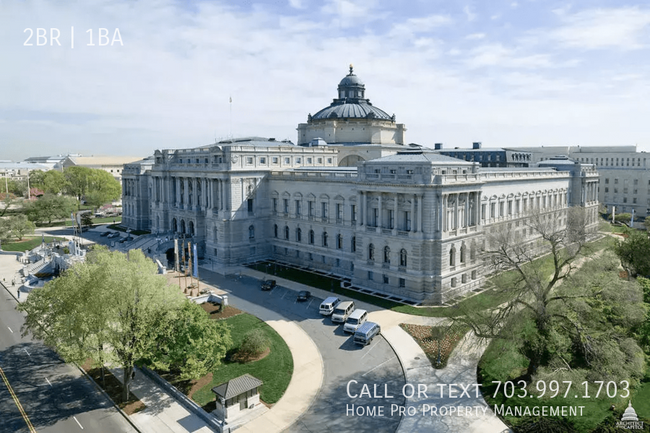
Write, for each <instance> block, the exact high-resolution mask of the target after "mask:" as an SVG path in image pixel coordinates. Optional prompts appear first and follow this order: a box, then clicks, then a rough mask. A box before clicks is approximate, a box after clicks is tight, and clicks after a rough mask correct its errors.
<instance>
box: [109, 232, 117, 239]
mask: <svg viewBox="0 0 650 433" xmlns="http://www.w3.org/2000/svg"><path fill="white" fill-rule="evenodd" d="M119 236H120V232H113V233H111V234H110V235H108V237H109V238H111V239H112V238H117V237H119Z"/></svg>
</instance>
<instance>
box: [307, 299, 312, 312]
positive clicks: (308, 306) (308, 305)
mask: <svg viewBox="0 0 650 433" xmlns="http://www.w3.org/2000/svg"><path fill="white" fill-rule="evenodd" d="M312 302H314V300H313V299H312V300H311V301H309V304H307V308H305V310H308V309H309V306H310V305H311V303H312Z"/></svg>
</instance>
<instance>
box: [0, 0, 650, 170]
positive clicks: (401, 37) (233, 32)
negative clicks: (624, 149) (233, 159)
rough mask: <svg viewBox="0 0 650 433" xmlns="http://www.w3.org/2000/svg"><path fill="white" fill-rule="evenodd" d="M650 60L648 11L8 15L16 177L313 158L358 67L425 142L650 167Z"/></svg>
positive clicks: (210, 6) (8, 113) (527, 7)
mask: <svg viewBox="0 0 650 433" xmlns="http://www.w3.org/2000/svg"><path fill="white" fill-rule="evenodd" d="M71 26H74V28H75V37H74V41H75V46H74V48H71V47H70V39H71V31H70V27H71ZM38 27H42V28H48V29H49V28H58V29H59V31H60V33H61V36H60V38H59V40H60V42H61V44H62V45H63V46H61V47H59V46H50V45H49V44H48V45H47V46H25V45H24V43H25V42H26V40H27V37H28V36H29V33H28V32H25V29H26V28H32V29H36V28H38ZM99 28H107V29H108V30H109V35H110V39H112V38H113V36H114V32H115V29H116V28H117V29H119V33H120V36H121V39H122V43H123V44H122V45H120V44H119V43H115V44H114V45H112V46H111V45H108V46H98V45H96V46H86V44H87V43H88V38H89V35H88V33H87V32H86V30H87V29H94V30H93V35H94V42H95V44H97V31H98V30H97V29H99ZM30 42H32V43H33V44H34V45H36V38H35V37H32V38H31V40H30ZM649 48H650V4H648V3H647V2H643V3H624V2H622V1H582V2H580V1H578V2H570V3H568V2H564V1H563V2H554V1H541V0H516V1H495V0H491V1H489V2H478V1H476V2H471V1H468V2H462V1H457V2H449V1H435V0H434V1H430V0H428V1H409V2H406V1H383V0H382V1H375V0H358V1H354V2H352V1H347V0H321V1H318V2H316V1H311V0H280V1H261V2H260V1H238V2H234V1H204V2H185V1H167V0H144V1H123V0H103V1H101V0H84V1H83V2H60V1H47V0H36V1H32V0H22V1H19V0H3V1H2V3H0V53H2V54H1V55H2V59H3V61H2V65H3V66H2V68H0V95H3V97H2V98H0V159H13V160H19V159H23V158H25V157H28V156H35V155H52V154H59V153H68V152H76V153H82V154H84V155H100V154H117V155H134V156H146V155H149V154H151V153H152V152H153V151H154V150H155V149H161V148H176V147H194V146H199V145H204V144H208V143H210V142H213V141H214V139H215V137H217V138H219V139H220V138H225V137H228V136H230V135H232V136H246V135H260V136H266V137H275V138H277V139H285V138H287V139H290V140H292V141H294V142H295V140H296V126H297V124H298V123H300V122H305V121H306V118H307V114H308V113H315V112H316V111H318V110H319V109H321V108H323V107H325V106H327V105H328V104H329V103H330V102H331V100H332V99H333V98H335V97H336V86H337V84H338V82H339V81H340V79H341V78H342V77H343V76H344V75H345V74H346V73H347V71H348V64H350V63H353V64H354V66H355V72H356V73H357V75H358V76H359V77H360V78H361V79H362V80H363V81H364V82H365V84H366V96H367V97H368V98H370V100H371V102H372V103H373V104H374V105H376V106H378V107H379V108H381V109H383V110H384V111H386V112H388V113H389V114H393V113H394V114H395V115H396V117H397V121H398V122H401V123H405V124H406V126H407V133H406V139H407V141H408V142H415V143H420V144H423V145H425V146H433V143H436V142H443V143H444V144H445V147H468V146H471V143H472V142H473V141H482V142H483V144H484V146H490V147H497V146H537V145H548V146H551V145H583V146H587V145H596V146H622V145H634V144H637V145H638V148H639V150H644V151H650V128H648V127H647V125H648V123H649V121H648V119H650V104H649V103H648V101H650V78H649V77H650V74H649V72H650V70H649V69H650V61H649V60H648V59H650V53H649V51H650V50H649ZM230 97H232V101H233V102H232V104H230V103H229V98H230ZM231 112H232V115H231Z"/></svg>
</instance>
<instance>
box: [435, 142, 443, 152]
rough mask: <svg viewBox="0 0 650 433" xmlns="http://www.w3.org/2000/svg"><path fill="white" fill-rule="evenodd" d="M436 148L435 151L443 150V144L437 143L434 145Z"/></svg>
mask: <svg viewBox="0 0 650 433" xmlns="http://www.w3.org/2000/svg"><path fill="white" fill-rule="evenodd" d="M434 146H435V147H434V149H435V150H442V143H436V144H434Z"/></svg>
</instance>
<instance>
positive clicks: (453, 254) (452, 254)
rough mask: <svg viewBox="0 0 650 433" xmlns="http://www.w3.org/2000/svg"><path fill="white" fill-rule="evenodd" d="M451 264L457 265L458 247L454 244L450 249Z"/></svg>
mask: <svg viewBox="0 0 650 433" xmlns="http://www.w3.org/2000/svg"><path fill="white" fill-rule="evenodd" d="M449 266H456V248H454V247H453V246H452V247H451V249H450V250H449Z"/></svg>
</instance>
